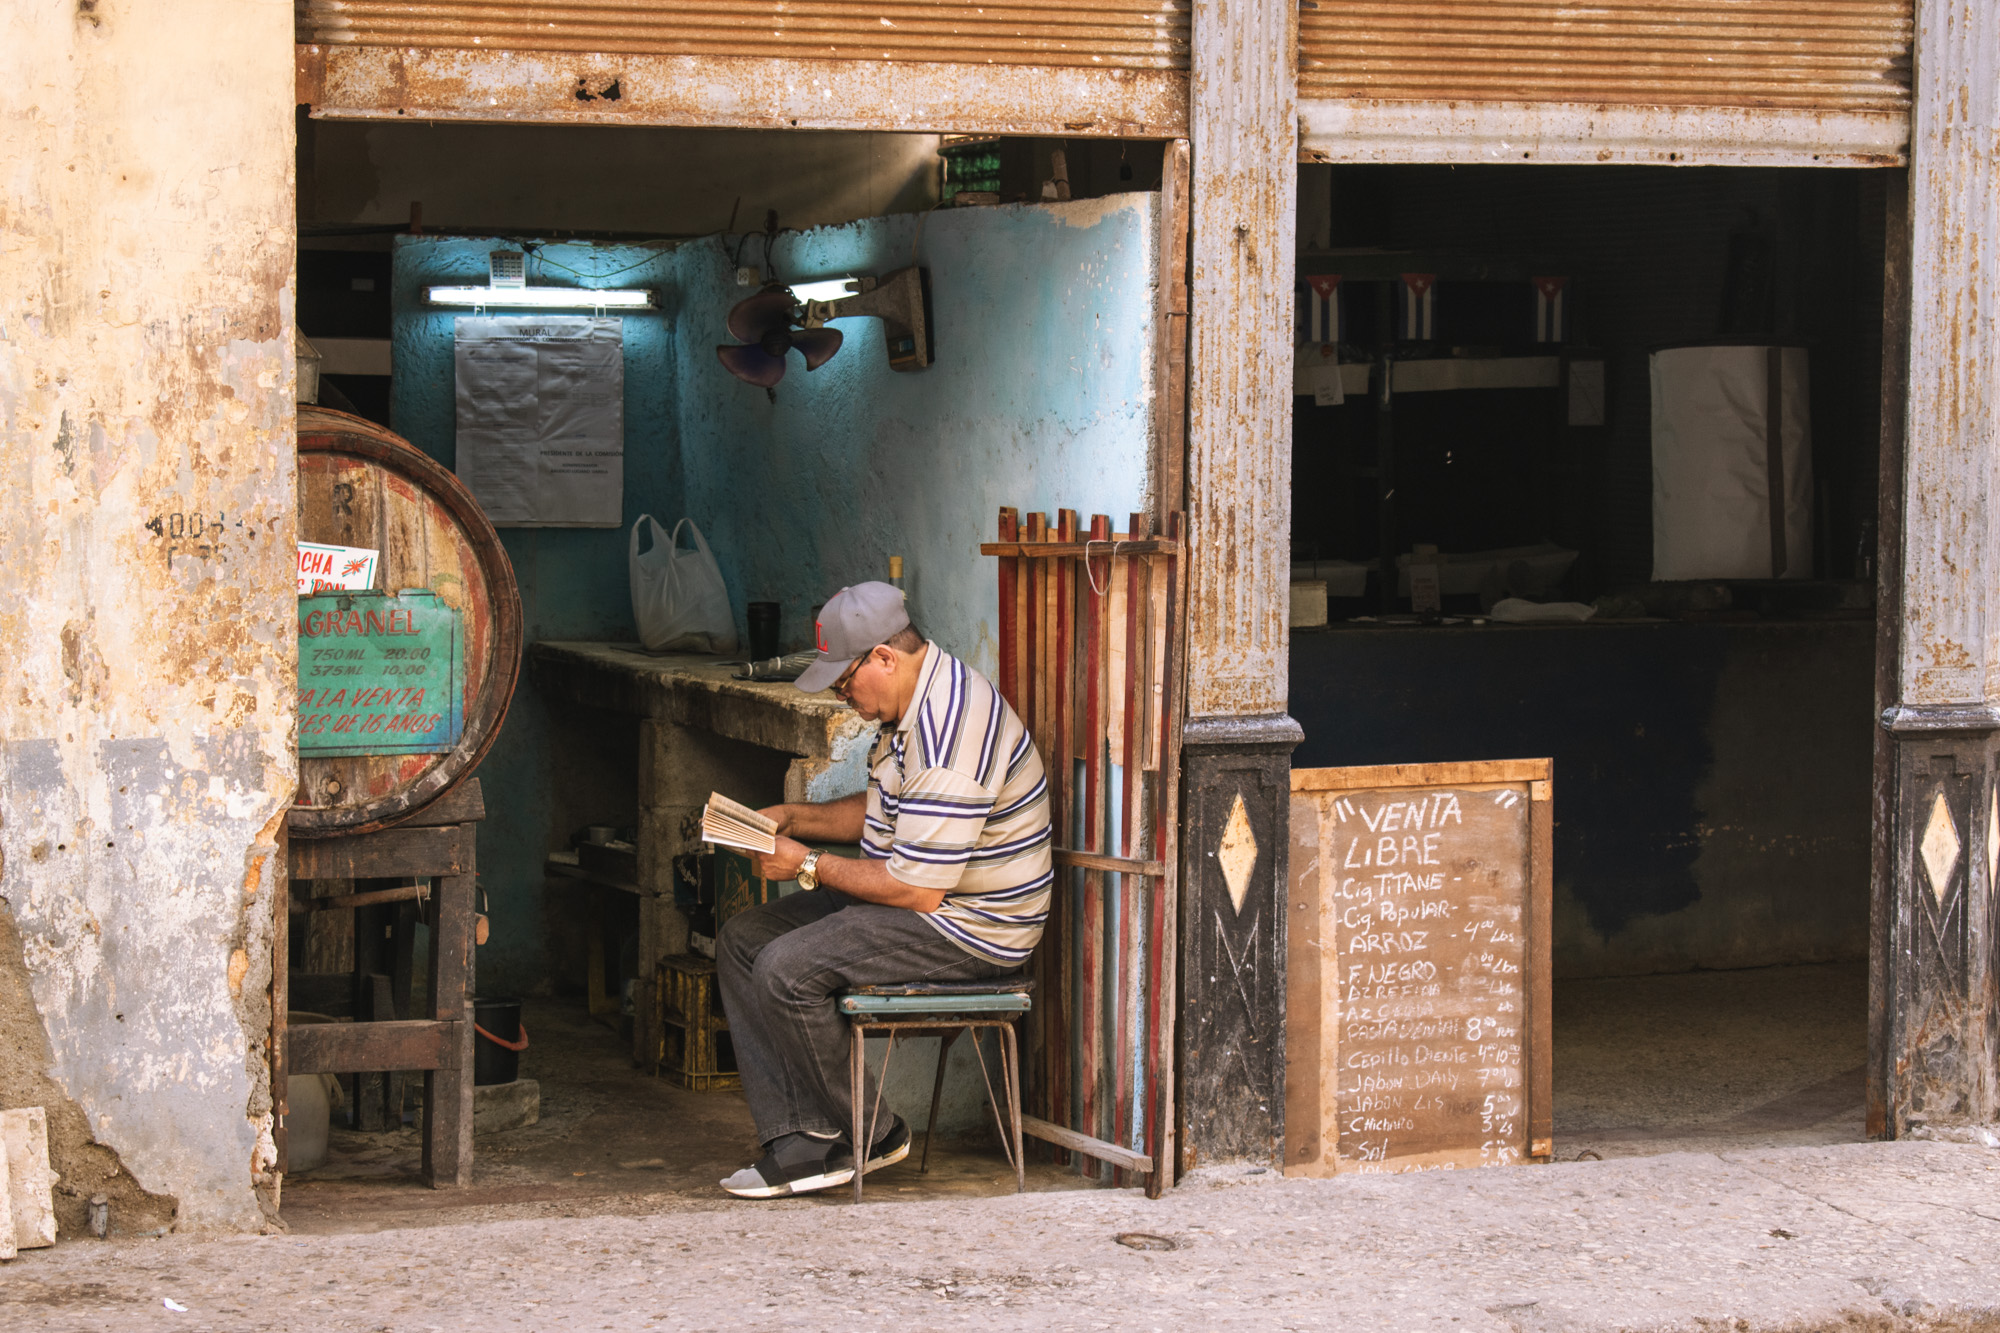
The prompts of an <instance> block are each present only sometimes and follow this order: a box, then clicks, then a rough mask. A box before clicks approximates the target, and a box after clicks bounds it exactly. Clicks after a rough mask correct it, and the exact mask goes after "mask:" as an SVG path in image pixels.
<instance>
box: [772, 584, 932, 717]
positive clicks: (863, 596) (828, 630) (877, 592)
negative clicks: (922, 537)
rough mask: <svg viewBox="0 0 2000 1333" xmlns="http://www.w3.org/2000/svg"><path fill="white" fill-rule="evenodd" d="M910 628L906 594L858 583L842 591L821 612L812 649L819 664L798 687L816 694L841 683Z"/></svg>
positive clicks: (804, 676) (808, 670) (876, 585)
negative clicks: (862, 660) (860, 660)
mask: <svg viewBox="0 0 2000 1333" xmlns="http://www.w3.org/2000/svg"><path fill="white" fill-rule="evenodd" d="M909 627H910V612H909V609H908V608H907V607H905V606H904V605H903V590H902V589H901V588H892V587H890V586H889V585H888V584H886V583H857V584H855V585H854V586H853V587H851V588H842V589H841V590H840V591H839V592H837V593H835V594H834V595H833V596H832V597H830V598H828V599H827V603H826V605H825V606H823V607H821V608H820V610H819V623H818V624H816V625H814V626H813V646H814V647H816V648H818V649H819V660H818V661H816V662H814V663H813V664H812V665H811V666H809V667H807V668H806V669H805V674H804V675H802V676H800V677H799V679H798V687H799V688H800V689H802V690H804V691H805V692H806V693H807V694H817V693H819V692H820V691H821V690H823V689H825V688H826V687H827V686H829V685H831V684H833V682H835V681H836V680H839V679H840V677H841V673H842V672H844V671H846V670H847V668H849V667H850V666H853V665H854V662H855V659H856V658H859V657H865V656H867V654H868V653H870V652H871V651H873V650H874V648H875V646H876V645H877V644H882V643H887V642H888V641H889V640H890V639H892V638H894V637H895V636H896V635H898V634H900V633H902V632H903V631H904V630H906V629H908V628H909Z"/></svg>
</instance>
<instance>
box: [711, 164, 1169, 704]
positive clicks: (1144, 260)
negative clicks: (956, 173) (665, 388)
mask: <svg viewBox="0 0 2000 1333" xmlns="http://www.w3.org/2000/svg"><path fill="white" fill-rule="evenodd" d="M1159 199H1160V196H1159V195H1157V194H1119V195H1110V196H1107V197H1105V198H1102V199H1090V200H1078V201H1075V202H1072V203H1062V204H1016V205H1004V206H1001V207H996V208H959V209H940V210H939V211H938V212H935V213H932V214H930V215H929V216H928V217H927V218H924V219H921V225H922V228H923V231H922V235H921V238H919V237H918V235H917V228H918V226H919V225H920V219H917V218H912V217H891V218H870V219H868V220H866V221H863V222H855V223H850V224H848V225H846V226H840V227H822V228H819V229H817V230H813V231H808V232H805V233H803V234H801V235H798V236H793V237H788V238H787V239H786V241H785V242H784V243H783V244H782V245H781V246H780V247H779V249H778V256H779V259H780V261H781V263H782V265H783V275H784V276H785V277H786V278H787V279H789V280H792V281H799V282H805V281H811V280H813V279H816V278H823V277H837V276H842V275H846V274H850V273H875V274H880V273H885V272H889V271H892V270H894V269H898V268H901V267H903V266H905V265H907V264H908V263H909V262H910V254H911V249H912V245H913V244H914V245H915V246H916V250H917V254H918V257H919V262H921V263H922V264H924V265H925V266H926V267H928V268H929V269H930V271H931V286H932V317H933V321H934V323H935V325H936V331H935V336H936V342H937V360H936V362H935V363H934V364H932V365H931V366H930V367H929V368H928V369H926V370H922V371H917V372H913V373H910V374H896V373H894V372H892V371H891V370H890V369H889V361H888V356H887V353H886V352H885V351H884V350H883V345H882V322H881V321H880V320H874V319H862V320H837V321H835V323H834V325H833V327H835V328H838V329H839V330H840V331H841V332H842V333H843V334H844V335H845V336H846V342H845V343H844V345H843V346H842V347H841V350H840V353H839V355H837V356H835V357H834V359H833V360H831V361H829V362H827V363H826V364H825V365H824V366H822V367H820V368H819V369H818V370H816V371H813V372H811V373H810V374H808V373H806V371H805V369H804V364H803V362H801V361H800V360H799V359H798V358H796V357H794V358H792V359H791V360H792V365H791V368H790V369H789V370H787V371H786V373H785V379H784V382H783V383H781V384H780V385H779V386H778V389H777V401H776V402H772V401H770V400H769V399H767V398H766V396H765V394H764V392H763V391H762V390H761V389H757V388H755V387H753V386H751V385H748V384H741V383H738V382H737V381H736V380H734V379H731V378H730V376H729V373H728V372H727V371H725V370H724V369H723V368H722V366H721V364H720V363H719V362H718V361H717V360H716V357H715V344H716V343H719V342H727V341H730V339H729V337H728V334H727V331H726V330H725V329H724V327H723V321H724V319H725V318H726V317H727V315H728V313H729V309H730V307H731V306H732V305H734V304H735V303H736V302H738V301H740V300H742V299H743V298H744V297H745V296H747V295H749V292H748V291H746V290H745V289H743V288H740V287H738V286H736V285H735V280H734V277H733V275H732V274H731V271H730V264H729V260H728V257H727V256H726V255H725V254H724V253H723V250H722V246H721V245H720V244H719V243H718V242H716V241H713V240H710V241H704V242H699V243H695V244H690V245H687V246H685V247H683V248H682V249H681V251H680V252H679V254H680V258H681V278H682V284H683V286H682V290H681V292H680V294H679V296H678V299H677V304H678V310H679V322H680V327H681V328H682V330H683V332H684V336H683V337H682V338H681V339H680V340H679V342H678V343H677V348H676V350H677V357H678V363H679V376H680V385H681V387H680V404H681V408H680V410H681V426H680V448H681V456H682V459H683V468H684V471H685V475H686V485H687V512H688V513H689V514H690V515H692V516H693V518H694V519H695V521H696V522H697V523H699V524H701V527H702V531H703V533H704V534H705V535H706V536H707V537H708V541H709V544H710V545H711V546H712V547H714V548H715V555H716V562H717V563H718V564H720V565H721V567H722V576H723V580H724V582H725V583H727V584H728V585H729V597H730V601H731V603H732V604H733V605H734V607H735V609H736V614H737V626H738V629H739V630H743V631H744V632H746V633H747V626H746V621H745V614H746V613H745V610H744V607H745V604H746V603H747V602H752V601H775V602H779V603H781V605H782V607H783V633H784V637H785V639H786V640H787V642H788V643H789V644H790V645H792V646H797V647H805V646H808V645H809V644H810V642H811V637H812V625H811V620H810V616H811V607H812V606H813V605H814V604H816V603H819V602H823V601H825V600H826V598H827V596H828V594H830V593H832V592H835V591H836V590H838V589H839V588H840V587H841V586H842V585H843V584H848V583H856V582H859V581H862V580H864V579H882V578H887V577H888V575H889V557H890V556H891V555H901V556H903V557H904V558H905V560H906V566H905V567H906V570H907V573H908V578H907V583H908V587H909V592H910V606H911V610H912V612H913V614H914V615H915V616H916V618H917V621H918V623H919V624H920V625H921V626H922V627H923V628H924V629H925V631H926V632H928V633H929V634H930V635H931V636H932V637H933V638H935V639H936V640H937V641H938V642H939V643H941V644H943V645H944V646H945V647H946V648H948V649H950V650H951V651H952V652H954V653H956V654H958V655H959V656H961V657H964V658H965V659H966V660H967V661H969V662H971V663H972V664H973V665H974V666H975V667H976V668H978V669H979V670H981V671H984V672H988V673H991V672H993V671H994V670H995V669H996V666H997V662H996V652H997V636H998V595H999V594H998V592H997V591H996V583H995V567H994V564H993V561H992V560H990V559H988V558H987V557H985V556H982V555H980V553H979V544H980V543H981V542H983V541H992V540H994V539H995V530H996V528H995V525H996V522H997V513H998V510H999V507H1000V506H1001V505H1014V506H1017V507H1019V508H1021V509H1022V510H1023V511H1026V510H1031V509H1041V510H1049V511H1053V510H1054V509H1055V508H1056V507H1058V506H1066V507H1068V508H1072V509H1075V510H1077V511H1078V512H1079V513H1080V514H1081V515H1082V516H1083V519H1084V521H1085V522H1088V521H1089V516H1090V515H1091V514H1092V513H1104V514H1109V515H1111V518H1112V522H1113V524H1114V526H1115V527H1116V528H1117V529H1118V530H1121V531H1122V530H1123V529H1124V527H1125V519H1126V516H1127V515H1128V514H1130V513H1131V512H1132V511H1133V510H1135V509H1139V508H1141V507H1142V506H1143V505H1144V504H1145V502H1146V497H1147V494H1148V489H1147V488H1148V480H1149V479H1148V476H1147V468H1148V460H1149V458H1150V456H1151V437H1150V435H1149V433H1148V432H1149V429H1150V423H1151V412H1152V396H1153V380H1152V366H1153V361H1152V356H1153V292H1154V282H1155V273H1156V269H1157V266H1158V259H1157V255H1156V247H1155V243H1154V238H1155V235H1156V233H1157V231H1158V224H1157V221H1156V219H1157V216H1158V208H1159ZM676 517H678V516H677V515H676Z"/></svg>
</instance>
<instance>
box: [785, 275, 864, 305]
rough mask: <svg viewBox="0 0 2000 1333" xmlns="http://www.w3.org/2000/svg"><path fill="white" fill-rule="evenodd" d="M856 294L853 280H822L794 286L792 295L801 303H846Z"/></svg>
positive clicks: (799, 283)
mask: <svg viewBox="0 0 2000 1333" xmlns="http://www.w3.org/2000/svg"><path fill="white" fill-rule="evenodd" d="M854 294H855V292H854V279H853V278H822V279H821V280H819V281H817V282H795V283H793V284H792V295H793V296H796V297H798V298H799V300H801V301H844V300H846V299H847V298H848V297H850V296H853V295H854Z"/></svg>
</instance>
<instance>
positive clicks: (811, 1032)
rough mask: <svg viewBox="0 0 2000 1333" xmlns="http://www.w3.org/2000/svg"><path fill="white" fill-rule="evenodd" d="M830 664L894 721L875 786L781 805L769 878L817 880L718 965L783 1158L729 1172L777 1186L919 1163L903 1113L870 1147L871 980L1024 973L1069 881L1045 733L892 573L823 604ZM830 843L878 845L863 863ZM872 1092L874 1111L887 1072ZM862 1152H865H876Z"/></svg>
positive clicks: (735, 931)
mask: <svg viewBox="0 0 2000 1333" xmlns="http://www.w3.org/2000/svg"><path fill="white" fill-rule="evenodd" d="M817 629H818V640H817V643H818V647H819V660H818V661H816V662H814V663H813V665H812V666H810V667H808V668H807V669H806V672H805V674H804V675H802V676H801V677H799V680H798V686H799V688H800V689H802V690H806V691H808V692H816V691H818V690H822V689H826V688H828V687H831V688H832V689H833V691H834V692H835V693H836V694H838V695H839V696H840V697H841V698H842V699H844V700H845V701H847V702H848V703H849V704H851V705H852V706H853V708H854V710H855V711H856V712H858V713H859V714H861V716H862V717H864V718H866V719H868V720H869V721H872V722H876V723H879V724H880V730H879V732H878V734H877V736H876V738H875V746H874V749H873V751H872V752H871V753H870V755H869V772H868V788H867V790H866V791H864V792H858V793H856V794H855V795H853V796H850V797H847V798H845V799H843V800H838V801H831V802H827V803H825V804H822V805H780V806H773V807H771V808H770V809H767V810H764V811H762V812H761V813H762V814H764V815H766V816H768V817H769V818H770V819H771V820H772V821H773V822H774V823H775V825H776V830H775V832H776V835H777V836H776V838H775V843H774V846H773V849H772V850H771V851H770V852H768V853H764V854H762V855H759V856H757V857H756V858H755V859H756V862H757V873H758V874H760V875H762V876H764V877H765V878H767V879H772V880H789V879H796V880H797V881H798V885H799V889H800V890H801V891H800V892H797V893H792V894H790V895H788V896H785V897H782V898H779V899H778V900H777V901H775V902H771V903H766V904H765V905H763V906H761V907H756V908H752V909H751V910H749V911H747V912H742V913H739V914H738V915H737V916H735V917H732V918H731V919H730V920H729V922H728V923H727V924H726V925H724V926H723V928H722V932H721V937H720V938H719V939H718V940H717V941H716V967H717V970H718V972H719V974H720V980H721V985H722V999H723V1005H724V1007H725V1009H726V1010H727V1012H728V1014H729V1031H730V1037H731V1039H732V1041H733V1043H734V1045H735V1048H736V1063H737V1067H738V1069H740V1070H741V1071H742V1075H743V1091H744V1095H745V1096H746V1097H747V1098H748V1099H749V1102H750V1110H751V1113H752V1115H754V1116H755V1117H756V1121H757V1137H758V1139H759V1140H760V1141H761V1142H762V1143H763V1145H764V1156H763V1157H762V1158H761V1159H760V1160H759V1161H758V1162H757V1163H756V1164H755V1165H753V1166H748V1167H745V1168H744V1169H743V1170H741V1171H738V1172H737V1173H736V1174H735V1175H733V1176H731V1177H729V1179H727V1180H725V1181H723V1182H722V1187H723V1188H724V1189H726V1190H728V1191H729V1192H730V1193H731V1194H736V1195H741V1196H742V1197H745V1198H753V1199H763V1198H776V1197H780V1196H783V1195H789V1194H804V1193H809V1192H811V1191H813V1190H820V1189H826V1188H829V1187H831V1186H835V1185H841V1184H845V1183H847V1182H848V1181H850V1180H852V1179H853V1176H854V1172H855V1170H856V1169H857V1166H858V1167H859V1169H861V1170H864V1171H872V1170H874V1169H875V1168H876V1167H879V1166H887V1165H888V1164H889V1163H891V1162H897V1161H900V1160H902V1159H903V1158H904V1157H905V1156H907V1155H908V1153H909V1151H910V1131H909V1128H908V1126H906V1125H905V1124H904V1123H903V1121H902V1119H901V1117H891V1120H890V1123H889V1125H888V1126H886V1127H885V1128H884V1129H882V1130H881V1131H879V1132H878V1134H877V1136H876V1141H875V1142H874V1143H871V1144H869V1145H867V1146H866V1150H865V1151H864V1152H862V1153H860V1154H857V1153H856V1152H855V1150H854V1146H853V1145H851V1144H849V1143H848V1142H847V1141H846V1131H847V1128H848V1126H850V1125H851V1124H852V1123H853V1110H852V1102H851V1100H850V1098H851V1093H850V1091H849V1082H848V1066H847V1060H848V1035H847V1024H846V1022H845V1020H843V1019H842V1018H841V1016H840V1014H839V1012H838V1010H837V1009H836V1007H835V995H836V994H837V993H838V992H840V991H842V990H845V989H847V988H848V987H851V986H867V985H897V984H903V983H908V982H923V981H981V980H986V979H989V978H993V977H1001V976H1007V975H1010V974H1012V973H1015V972H1018V971H1019V970H1020V969H1021V967H1022V966H1023V965H1024V964H1025V963H1026V961H1027V958H1028V955H1029V954H1030V953H1031V952H1032V951H1033V950H1034V947H1035V945H1036V943H1037V942H1038V941H1039V940H1040V939H1041V937H1042V923H1043V922H1044V921H1045V920H1046V919H1047V918H1048V909H1049V890H1050V886H1051V884H1052V883H1053V882H1054V871H1053V867H1052V863H1051V859H1050V834H1049V803H1048V784H1047V781H1046V779H1045V778H1044V776H1043V772H1042V760H1041V756H1040V755H1039V754H1037V753H1036V752H1035V745H1034V742H1033V741H1032V740H1030V739H1029V737H1028V731H1027V728H1026V727H1024V726H1023V725H1022V724H1021V720H1020V719H1019V718H1018V717H1016V716H1015V715H1014V710H1013V709H1012V708H1009V707H1008V706H1007V701H1006V700H1004V699H1002V698H1001V697H1000V691H999V690H997V689H995V688H994V687H993V685H992V683H991V682H989V681H988V680H987V679H986V678H985V677H984V676H982V675H980V674H979V673H978V672H976V671H974V670H973V669H972V668H970V667H968V666H967V665H966V664H965V663H963V662H961V661H959V660H958V659H957V658H956V657H953V656H952V655H951V654H950V653H947V652H946V651H945V650H944V649H942V648H940V647H939V646H938V645H937V644H935V643H930V642H927V641H926V640H925V639H924V637H923V635H921V634H919V633H918V632H917V630H916V627H915V626H913V625H911V624H910V617H909V614H908V612H907V611H906V610H905V609H904V605H903V594H902V592H901V591H900V590H899V589H896V588H892V587H890V586H889V585H888V584H886V583H863V584H859V585H857V586H855V587H852V588H843V589H841V590H840V592H839V593H838V594H837V595H835V596H834V597H833V599H832V600H830V601H829V602H827V604H826V606H825V608H824V609H823V610H822V611H821V614H820V620H819V624H818V626H817ZM807 842H814V843H858V844H859V845H860V849H861V856H860V857H859V858H850V857H840V856H831V855H824V854H822V853H820V852H817V851H814V850H812V849H810V848H808V847H807V846H806V845H805V844H806V843H807ZM865 1096H866V1097H867V1099H868V1101H867V1102H866V1103H865V1104H867V1105H873V1101H874V1097H875V1093H874V1091H873V1087H872V1080H871V1083H870V1087H869V1089H868V1090H867V1091H866V1093H865ZM857 1156H859V1157H860V1158H861V1162H860V1163H859V1164H857V1162H856V1160H855V1159H856V1157H857Z"/></svg>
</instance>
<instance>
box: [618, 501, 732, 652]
mask: <svg viewBox="0 0 2000 1333" xmlns="http://www.w3.org/2000/svg"><path fill="white" fill-rule="evenodd" d="M645 527H650V528H651V529H652V534H653V546H652V549H651V550H649V551H646V552H645V553H644V554H641V553H640V551H639V529H641V528H645ZM682 528H686V529H687V530H688V531H689V532H690V533H692V534H694V546H695V549H694V550H692V551H683V550H681V549H680V542H681V529H682ZM631 566H632V619H633V620H635V621H637V622H638V625H639V641H640V642H641V643H643V644H645V645H646V648H647V651H649V652H655V653H666V652H682V653H733V652H735V651H736V617H735V616H733V615H731V614H730V611H729V593H728V591H727V590H726V589H724V588H723V586H722V570H721V569H720V568H718V567H717V565H716V563H715V557H714V556H713V555H711V554H710V553H709V550H708V543H707V542H706V541H704V540H703V539H702V535H701V529H700V528H697V527H696V526H695V525H694V520H693V519H691V518H684V519H682V520H681V521H680V522H679V523H678V524H676V525H675V527H674V533H673V536H671V537H669V536H666V535H665V534H664V532H663V530H662V529H661V527H660V525H659V524H658V523H655V522H653V516H652V515H651V514H641V515H639V520H638V522H636V523H634V524H633V525H632V548H631Z"/></svg>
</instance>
